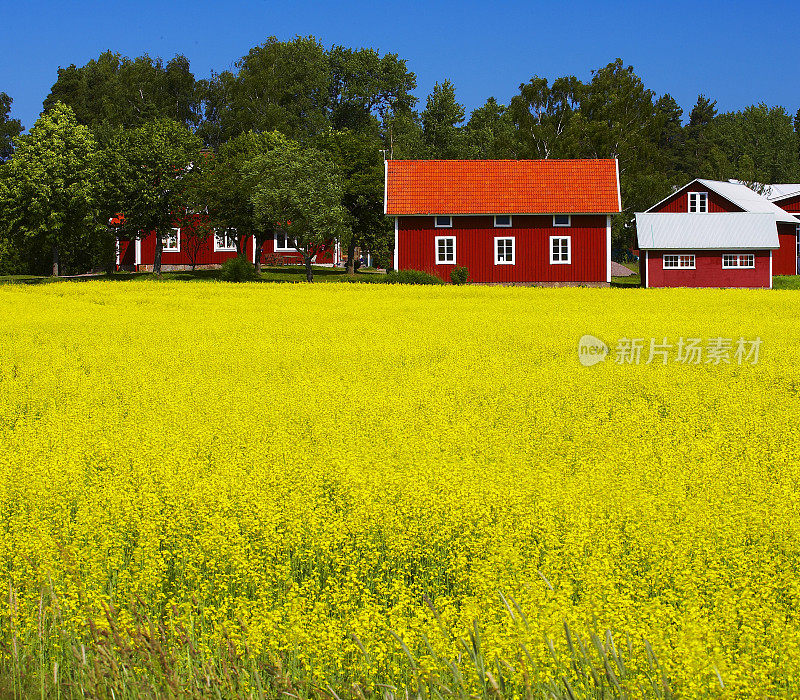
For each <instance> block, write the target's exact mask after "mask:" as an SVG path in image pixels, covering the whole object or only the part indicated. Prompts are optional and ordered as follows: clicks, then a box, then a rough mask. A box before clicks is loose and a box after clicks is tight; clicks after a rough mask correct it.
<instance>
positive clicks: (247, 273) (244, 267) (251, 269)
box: [220, 255, 258, 282]
mask: <svg viewBox="0 0 800 700" xmlns="http://www.w3.org/2000/svg"><path fill="white" fill-rule="evenodd" d="M220 277H222V279H223V280H225V281H226V282H252V281H253V280H257V279H258V273H257V272H256V268H255V266H254V265H253V263H251V262H250V261H249V260H247V259H246V258H240V257H239V256H238V255H237V256H236V257H235V258H230V259H229V260H226V261H225V262H224V263H222V270H221V272H220Z"/></svg>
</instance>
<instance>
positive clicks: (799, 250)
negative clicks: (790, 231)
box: [795, 224, 800, 258]
mask: <svg viewBox="0 0 800 700" xmlns="http://www.w3.org/2000/svg"><path fill="white" fill-rule="evenodd" d="M795 234H797V257H798V258H800V224H797V226H795Z"/></svg>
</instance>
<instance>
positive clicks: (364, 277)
mask: <svg viewBox="0 0 800 700" xmlns="http://www.w3.org/2000/svg"><path fill="white" fill-rule="evenodd" d="M624 265H625V267H628V268H630V269H631V270H633V271H634V272H636V273H637V274H635V275H631V276H630V277H612V278H611V286H612V287H619V288H632V287H639V286H640V285H641V283H642V280H641V277H640V276H639V274H638V273H639V263H636V262H633V263H624ZM382 274H383V273H381V272H376V271H375V270H372V269H367V270H363V271H359V272H357V273H356V274H355V276H354V277H348V276H347V272H346V270H345V269H344V268H340V267H337V268H334V267H318V266H314V281H315V282H372V281H374V280H375V278H376V277H378V278H379V277H380V275H382ZM219 275H220V271H219V270H195V271H194V272H192V271H191V270H185V271H181V272H164V273H162V275H161V279H163V280H185V281H192V280H195V281H203V280H209V281H211V280H218V279H219ZM155 277H156V276H155V275H154V274H153V273H152V272H115V273H114V274H112V275H108V276H106V275H96V276H81V277H59V278H53V277H38V276H36V275H0V284H49V283H51V282H59V281H64V280H72V281H82V280H91V279H98V278H100V279H113V280H119V281H126V280H134V279H155ZM305 279H306V271H305V268H303V267H301V266H299V265H286V266H280V267H264V268H262V270H261V280H262V281H263V282H305ZM772 286H773V289H800V275H776V276H775V277H774V278H773V280H772Z"/></svg>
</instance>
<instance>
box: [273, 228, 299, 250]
mask: <svg viewBox="0 0 800 700" xmlns="http://www.w3.org/2000/svg"><path fill="white" fill-rule="evenodd" d="M275 250H277V251H287V250H291V251H293V252H294V251H296V250H297V240H296V239H292V238H289V236H288V235H287V234H286V232H285V231H277V232H276V233H275Z"/></svg>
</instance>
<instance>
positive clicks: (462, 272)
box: [450, 267, 469, 284]
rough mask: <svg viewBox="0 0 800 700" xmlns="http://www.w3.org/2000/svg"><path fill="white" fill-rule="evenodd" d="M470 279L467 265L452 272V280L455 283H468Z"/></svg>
mask: <svg viewBox="0 0 800 700" xmlns="http://www.w3.org/2000/svg"><path fill="white" fill-rule="evenodd" d="M468 279H469V270H468V269H467V268H466V267H456V268H454V269H453V271H452V272H451V273H450V281H451V282H452V283H453V284H466V283H467V280H468Z"/></svg>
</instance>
